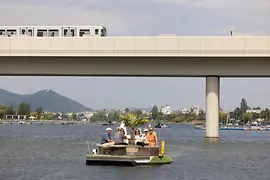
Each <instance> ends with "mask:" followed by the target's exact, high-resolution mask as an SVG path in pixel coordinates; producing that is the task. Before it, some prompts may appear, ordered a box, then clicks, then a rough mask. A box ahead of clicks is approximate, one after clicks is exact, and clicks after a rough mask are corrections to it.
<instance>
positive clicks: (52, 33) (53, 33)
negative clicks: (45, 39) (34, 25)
mask: <svg viewBox="0 0 270 180" xmlns="http://www.w3.org/2000/svg"><path fill="white" fill-rule="evenodd" d="M49 36H50V37H58V36H59V30H58V29H50V30H49Z"/></svg>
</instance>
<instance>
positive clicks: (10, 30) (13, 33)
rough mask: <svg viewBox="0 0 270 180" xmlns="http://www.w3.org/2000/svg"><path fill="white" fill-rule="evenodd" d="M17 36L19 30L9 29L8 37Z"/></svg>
mask: <svg viewBox="0 0 270 180" xmlns="http://www.w3.org/2000/svg"><path fill="white" fill-rule="evenodd" d="M16 34H17V30H16V29H9V30H7V35H8V36H11V35H16Z"/></svg>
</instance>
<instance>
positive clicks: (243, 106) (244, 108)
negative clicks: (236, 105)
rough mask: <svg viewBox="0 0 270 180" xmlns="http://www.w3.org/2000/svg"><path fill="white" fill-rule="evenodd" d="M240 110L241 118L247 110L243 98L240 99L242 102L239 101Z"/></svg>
mask: <svg viewBox="0 0 270 180" xmlns="http://www.w3.org/2000/svg"><path fill="white" fill-rule="evenodd" d="M240 110H241V115H242V116H243V114H244V113H245V112H246V111H247V110H248V104H247V101H246V100H245V99H244V98H242V100H241V104H240Z"/></svg>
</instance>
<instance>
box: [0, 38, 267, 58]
mask: <svg viewBox="0 0 270 180" xmlns="http://www.w3.org/2000/svg"><path fill="white" fill-rule="evenodd" d="M0 56H62V57H63V56H64V57H71V56H76V57H104V56H106V57H112V56H113V57H119V56H122V57H123V56H126V57H129V56H132V57H134V56H135V57H136V56H148V57H149V56H152V57H157V56H162V57H164V56H165V57H183V56H187V57H190V56H192V57H209V56H211V57H231V56H234V57H239V56H240V57H243V56H244V57H247V56H248V57H254V56H256V57H258V56H259V57H269V56H270V36H197V37H196V36H194V37H192V36H190V37H188V36H182V37H181V36H145V37H143V36H135V37H124V36H123V37H121V36H119V37H84V38H68V37H59V38H56V37H46V38H42V37H31V38H29V37H1V38H0Z"/></svg>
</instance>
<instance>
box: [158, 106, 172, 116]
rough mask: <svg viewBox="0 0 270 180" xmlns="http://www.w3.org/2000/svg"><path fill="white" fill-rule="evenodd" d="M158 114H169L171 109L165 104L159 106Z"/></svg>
mask: <svg viewBox="0 0 270 180" xmlns="http://www.w3.org/2000/svg"><path fill="white" fill-rule="evenodd" d="M160 112H162V113H163V114H171V113H172V109H171V107H170V106H169V105H167V104H166V105H165V106H161V108H160Z"/></svg>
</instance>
